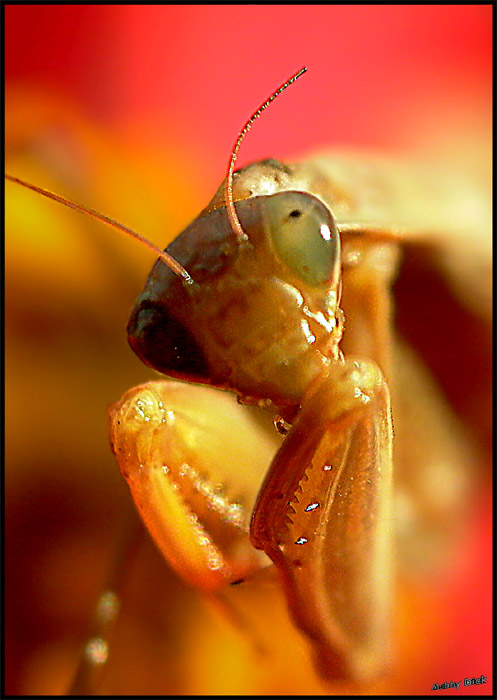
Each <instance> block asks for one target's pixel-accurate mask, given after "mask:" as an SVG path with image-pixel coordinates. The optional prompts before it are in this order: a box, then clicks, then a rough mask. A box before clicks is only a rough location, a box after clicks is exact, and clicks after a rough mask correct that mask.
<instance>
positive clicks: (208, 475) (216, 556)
mask: <svg viewBox="0 0 497 700" xmlns="http://www.w3.org/2000/svg"><path fill="white" fill-rule="evenodd" d="M109 424H110V434H111V443H112V447H113V450H114V452H115V455H116V457H117V460H118V462H119V466H120V468H121V471H122V473H123V475H124V477H125V478H126V480H127V482H128V485H129V488H130V491H131V494H132V496H133V499H134V501H135V504H136V506H137V508H138V510H139V511H140V514H141V516H142V518H143V520H144V522H145V524H146V526H147V528H148V530H149V531H150V533H151V535H152V537H153V538H154V540H155V542H156V544H157V545H158V547H159V549H160V550H161V552H162V553H163V555H164V557H165V558H166V559H167V561H168V562H169V563H170V564H171V565H172V567H173V568H174V569H175V570H176V572H177V573H178V574H179V575H180V576H182V578H183V579H184V580H186V581H187V582H188V583H189V584H190V585H192V586H194V587H195V588H197V589H199V590H201V591H203V592H216V591H217V590H219V589H221V588H223V587H224V586H225V585H226V584H227V583H230V582H232V581H234V580H236V579H239V578H241V577H244V576H246V575H247V574H249V573H250V572H252V571H254V570H255V569H257V568H259V567H260V566H261V563H262V564H264V563H269V562H267V560H266V557H264V555H262V554H261V553H260V552H256V551H255V550H254V549H253V547H252V546H251V544H250V540H249V536H248V532H249V522H250V514H251V512H252V508H253V504H254V502H255V498H256V495H257V489H258V486H259V484H260V482H261V480H262V478H263V475H264V473H265V470H266V469H267V465H268V464H269V463H270V461H271V458H272V456H273V454H274V452H275V451H276V449H277V447H278V444H279V442H280V441H281V440H279V439H278V436H277V434H276V431H274V429H273V430H272V431H271V432H269V433H268V431H267V430H266V429H265V427H264V426H263V425H262V424H261V423H260V422H259V421H258V420H257V419H256V418H255V416H254V414H253V413H250V410H247V408H246V407H242V406H239V405H238V404H237V403H236V401H235V399H234V397H233V396H232V395H231V394H227V393H225V392H219V391H215V390H213V389H209V388H207V387H203V386H192V385H189V384H184V383H180V382H172V381H155V382H148V383H147V384H142V385H141V386H138V387H135V388H133V389H130V390H129V391H128V392H126V394H124V396H123V397H122V398H121V400H120V401H119V402H117V403H116V404H114V405H113V406H111V408H110V410H109ZM261 557H262V558H261Z"/></svg>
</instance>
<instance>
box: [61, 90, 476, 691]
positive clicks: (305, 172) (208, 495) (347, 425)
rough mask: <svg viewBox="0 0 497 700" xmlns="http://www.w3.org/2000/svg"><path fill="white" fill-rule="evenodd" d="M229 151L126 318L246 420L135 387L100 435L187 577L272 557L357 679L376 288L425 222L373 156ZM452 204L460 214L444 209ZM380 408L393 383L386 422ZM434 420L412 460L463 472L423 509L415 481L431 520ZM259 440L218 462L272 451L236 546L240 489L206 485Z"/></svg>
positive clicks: (397, 420) (363, 645)
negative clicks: (220, 181) (230, 398)
mask: <svg viewBox="0 0 497 700" xmlns="http://www.w3.org/2000/svg"><path fill="white" fill-rule="evenodd" d="M277 92H278V91H277ZM275 94H277V93H275ZM249 123H250V122H249ZM243 131H244V130H242V133H243ZM236 151H237V147H235V149H234V153H233V158H232V162H231V164H230V171H229V174H228V177H227V181H226V184H225V186H222V188H220V190H219V192H218V193H217V194H216V195H215V196H214V199H213V200H212V202H211V204H210V205H209V206H208V207H207V208H206V209H205V210H204V212H202V213H201V215H200V216H199V218H198V219H197V220H196V221H195V222H194V223H193V224H192V226H190V227H189V228H188V229H187V230H186V231H185V233H184V234H182V236H181V237H179V238H178V239H177V241H176V242H175V243H173V244H172V245H171V246H170V247H169V249H168V252H169V254H170V255H171V256H172V257H173V258H174V261H176V262H175V263H174V262H173V263H172V264H171V267H172V268H173V269H171V267H167V262H168V261H169V263H170V262H171V261H170V260H169V259H167V260H166V262H165V261H164V256H163V255H162V253H161V252H160V251H157V253H158V254H160V255H161V258H162V259H161V260H160V261H159V262H158V263H157V264H156V266H155V268H154V270H153V272H152V273H151V277H150V279H149V282H148V283H147V286H146V288H145V290H144V293H143V294H142V296H141V298H140V300H139V302H138V303H137V306H136V307H135V310H134V311H133V314H132V317H131V319H130V323H129V327H128V328H129V337H130V343H131V345H132V346H133V348H134V349H135V350H136V351H137V353H138V354H139V355H140V356H141V357H142V359H144V360H145V362H146V363H147V364H149V365H151V366H152V367H154V368H156V369H159V370H160V371H163V372H164V373H165V374H168V375H170V376H173V377H176V378H179V379H187V380H188V381H190V382H191V381H193V382H198V383H200V384H201V385H205V384H211V385H213V386H215V387H220V388H222V389H231V390H232V391H236V393H237V394H238V395H239V400H240V402H241V403H242V404H247V412H248V414H249V418H248V419H245V418H244V419H242V418H241V413H242V411H243V410H244V409H243V407H242V406H240V407H239V408H240V418H238V416H237V417H236V420H234V421H233V423H229V422H228V420H229V419H228V415H229V417H230V418H231V417H232V416H233V413H232V410H233V409H232V408H231V407H230V408H229V410H228V408H227V405H226V426H225V427H226V430H225V432H224V433H223V432H220V433H219V434H218V435H213V432H214V431H212V430H210V429H209V423H208V419H207V418H206V419H205V422H204V423H202V422H199V420H198V415H199V413H200V414H201V415H206V416H207V417H208V414H209V411H210V410H211V407H213V406H214V405H216V408H217V410H222V404H223V403H224V402H225V399H226V396H225V395H224V394H222V395H221V397H217V398H214V395H213V394H211V393H210V392H211V390H207V389H204V388H199V390H198V391H195V390H191V389H189V388H187V387H186V385H184V384H177V383H173V382H167V383H157V382H154V383H149V384H147V385H144V386H142V387H138V388H137V389H134V390H131V391H130V392H128V394H127V395H126V396H125V397H123V399H122V400H121V402H119V403H118V404H117V405H115V406H114V407H113V408H112V410H111V414H110V415H111V434H112V442H113V448H114V451H115V453H116V455H117V457H118V460H119V462H120V466H121V469H122V471H123V473H124V474H125V476H126V478H127V480H128V483H129V485H130V488H131V491H132V493H133V497H134V499H135V502H136V504H137V506H138V508H139V510H140V512H141V513H142V516H143V518H144V520H145V522H146V523H147V525H148V527H149V530H150V531H151V532H152V535H153V536H154V538H155V540H156V542H157V543H158V544H159V546H160V547H161V550H162V551H163V553H164V554H165V556H166V557H167V558H168V559H169V561H170V562H171V563H172V565H173V566H174V567H175V568H176V569H177V570H178V571H179V572H180V573H181V574H182V575H183V576H184V578H185V579H186V580H187V581H189V582H190V583H191V584H192V585H194V586H197V587H198V588H200V589H202V590H205V591H214V592H216V591H217V590H219V589H220V588H222V587H223V586H225V585H226V584H230V583H231V584H236V583H238V582H239V581H240V580H241V579H245V578H247V579H249V578H250V576H252V575H255V573H254V572H257V571H258V570H259V569H260V568H261V566H264V565H265V564H267V560H265V559H264V557H261V556H260V553H258V552H257V551H256V550H255V549H254V547H253V546H252V545H254V546H255V547H256V548H258V549H260V550H263V551H264V552H265V554H266V555H267V556H268V557H269V558H270V559H272V560H273V562H274V563H275V564H276V566H277V568H278V570H279V574H280V576H281V579H282V582H283V586H284V589H285V591H286V595H287V598H288V602H289V606H290V609H291V611H292V614H293V617H294V619H295V622H296V624H297V625H298V626H299V627H300V628H301V629H302V631H303V632H304V633H305V634H306V635H307V637H308V638H309V640H310V641H311V642H312V645H313V648H314V651H315V657H316V663H317V666H318V668H319V669H320V671H321V673H323V675H324V676H326V677H329V678H332V679H336V678H350V677H352V678H355V679H363V678H368V677H370V676H374V675H375V674H376V673H378V670H379V669H382V668H383V667H384V666H385V663H386V659H387V658H388V641H387V640H388V617H389V613H388V608H389V604H390V599H391V590H390V583H391V575H390V573H389V571H390V568H391V566H392V563H393V554H392V541H391V540H392V536H393V524H392V521H393V517H392V509H393V504H392V499H393V488H392V483H391V465H392V449H393V447H392V442H393V440H392V437H393V435H392V422H391V396H390V395H391V393H392V391H391V389H390V387H395V386H398V375H399V371H398V367H397V364H396V363H398V359H397V358H396V359H394V358H392V354H393V351H392V339H391V337H390V334H391V324H390V315H391V310H390V302H389V288H390V286H391V284H392V280H393V277H394V275H395V272H396V267H397V264H398V256H399V250H398V249H399V243H400V242H401V241H402V240H403V238H404V237H405V236H406V232H409V235H412V234H411V232H412V231H414V232H416V224H417V230H422V224H423V223H424V222H423V221H422V216H421V217H420V215H419V214H418V213H417V212H414V213H413V212H410V211H408V207H405V208H404V209H403V216H402V217H399V220H398V221H397V219H396V218H395V217H393V216H392V211H391V209H394V208H395V205H396V196H397V194H398V193H396V191H395V187H394V188H392V187H391V184H390V180H389V177H388V175H389V173H388V166H386V167H385V168H384V169H383V171H382V168H381V164H378V163H375V164H373V165H371V164H368V163H362V164H361V165H360V166H358V165H357V164H356V163H355V162H354V161H348V160H347V159H346V158H343V159H342V160H340V159H339V158H337V159H335V160H334V161H333V162H332V163H331V164H330V163H329V162H328V161H324V160H323V161H321V162H320V161H319V160H318V161H315V162H307V163H305V164H303V165H294V166H289V165H283V164H280V163H277V162H275V161H265V162H263V163H259V164H255V165H253V166H249V167H248V168H246V169H244V170H242V171H240V172H239V173H237V174H235V177H234V179H233V184H232V185H231V184H230V180H231V173H232V168H233V166H234V157H235V156H236ZM406 182H407V183H408V185H409V186H411V187H412V188H414V189H416V185H417V182H418V181H417V180H416V178H415V177H414V178H413V180H412V182H411V181H410V180H409V178H408V176H407V175H406V179H405V180H404V181H403V183H404V184H405V183H406ZM352 183H355V186H352ZM230 190H231V191H230ZM428 190H429V187H428ZM233 202H235V204H236V206H235V204H234V203H233ZM389 202H390V203H391V205H389V204H388V203H389ZM64 203H67V200H66V201H65V202H64ZM389 207H390V208H389ZM442 209H443V208H442ZM446 214H447V211H443V210H442V211H441V212H440V220H444V217H446ZM451 215H452V218H453V220H455V219H457V216H458V214H457V212H452V214H451ZM416 216H418V221H416ZM392 222H394V223H392ZM413 222H414V224H413ZM428 223H429V224H430V226H432V225H433V221H432V220H430V222H428ZM436 223H437V222H435V224H436ZM448 225H449V227H450V226H451V225H452V221H449V223H448ZM165 290H166V291H165ZM397 352H398V353H400V356H401V358H402V364H403V365H404V369H405V366H406V365H407V366H408V367H409V368H410V372H411V375H412V376H411V378H410V380H409V379H408V380H407V384H408V385H409V388H410V384H409V381H410V382H411V383H414V384H415V383H416V382H415V381H414V382H413V377H415V378H416V379H417V378H418V377H419V376H420V374H419V369H418V368H417V366H416V364H415V362H414V361H412V359H411V358H410V355H408V354H407V351H406V350H405V349H401V350H398V349H397ZM404 381H406V380H405V379H404ZM205 392H209V393H205ZM193 397H194V398H193ZM406 399H407V400H406ZM409 399H411V402H412V405H415V404H416V397H415V396H413V397H406V396H405V395H402V396H401V398H400V399H397V401H398V403H400V402H401V401H403V402H404V403H407V404H409ZM218 402H219V406H218V405H217V404H218ZM192 403H193V405H194V407H197V406H201V405H202V404H203V409H204V410H203V412H202V411H200V412H197V411H196V409H195V411H194V412H193V413H191V415H189V411H192ZM395 408H396V398H395V396H394V397H393V409H394V425H395V426H396V430H397V429H398V428H397V426H399V432H401V430H402V427H401V425H402V423H401V414H400V412H398V411H396V410H395ZM425 409H427V414H428V417H427V418H426V419H425V420H426V421H427V422H429V421H430V419H431V417H432V416H433V415H434V414H436V415H437V416H440V415H443V408H441V406H440V403H439V399H438V397H437V396H434V397H432V398H431V399H430V401H429V402H428V406H425ZM212 410H213V409H212ZM257 411H259V412H261V413H263V414H268V415H269V416H270V417H271V421H273V420H274V421H275V423H276V425H277V426H278V427H279V428H280V431H281V432H286V431H287V430H288V434H287V435H286V437H285V439H284V441H283V442H282V444H281V446H279V444H278V443H279V442H281V438H278V434H277V433H276V431H275V430H274V429H273V432H272V434H271V433H270V434H269V436H267V433H268V431H267V426H266V427H265V428H264V430H262V431H261V430H260V425H259V423H257V422H255V427H254V425H253V424H252V414H254V413H255V412H257ZM239 420H240V422H239ZM242 420H244V421H246V422H241V421H242ZM257 420H260V419H259V418H258V419H257ZM262 420H264V419H262ZM271 421H270V422H271ZM444 421H445V418H442V419H441V421H440V422H441V423H442V425H441V428H440V433H441V435H442V436H440V435H437V437H436V438H433V439H432V440H431V442H430V444H429V445H427V446H426V451H428V450H429V452H430V459H426V460H425V461H426V462H427V463H429V462H430V460H431V461H432V462H436V461H439V460H440V458H441V455H444V456H446V455H447V453H448V452H451V454H450V464H451V467H453V465H454V463H455V464H456V467H455V473H460V474H462V475H463V476H462V478H461V485H460V488H459V490H456V493H453V494H449V495H445V496H444V498H443V499H438V502H437V503H432V502H430V499H429V497H428V496H427V494H426V493H422V492H421V493H420V494H419V500H420V501H421V504H422V509H425V511H426V512H427V513H426V514H425V516H424V517H425V520H428V521H429V520H430V518H431V519H434V520H436V519H440V517H441V514H443V513H444V512H445V511H447V510H449V509H450V508H452V507H453V506H454V504H455V503H457V502H458V501H459V499H460V498H461V491H462V490H463V488H464V474H465V469H466V466H467V464H466V461H467V460H466V458H465V457H464V453H463V452H462V451H461V450H460V449H459V448H460V447H461V445H463V446H464V448H465V443H464V440H463V439H461V440H460V441H459V442H458V444H457V445H456V446H455V447H454V445H453V444H452V445H449V440H448V437H447V435H444V431H445V426H444ZM266 422H267V421H266ZM262 434H264V435H266V436H267V437H266V438H265V439H266V440H267V443H265V444H264V445H263V446H262V447H260V449H259V450H258V451H257V454H255V455H254V454H249V450H248V449H247V448H245V450H242V451H241V452H242V454H240V453H237V454H236V458H235V460H234V462H236V463H237V464H238V465H239V467H241V464H242V463H243V462H244V461H245V460H248V459H249V458H252V460H251V461H254V459H253V458H254V456H255V461H257V460H259V462H260V468H265V467H266V466H267V463H268V461H270V460H271V456H272V452H273V451H274V450H275V449H277V450H278V452H277V455H276V457H274V459H273V461H272V465H271V468H270V470H269V473H268V475H267V477H266V480H265V483H264V486H263V488H262V490H261V492H260V495H259V496H258V498H257V503H256V504H255V511H254V515H253V518H252V521H251V525H250V527H251V540H252V544H250V543H249V540H248V536H247V529H248V526H249V516H250V512H251V509H252V505H253V504H254V502H255V501H256V496H257V494H256V493H254V492H252V493H249V490H246V491H245V492H244V491H243V489H240V493H241V496H239V495H237V494H236V493H234V494H233V495H232V494H230V493H227V490H228V489H225V492H222V491H221V490H220V488H219V485H220V484H223V485H226V484H229V482H230V478H231V479H233V477H232V475H230V474H229V473H228V474H226V473H222V474H220V473H219V472H218V473H217V474H216V472H215V470H216V469H218V467H217V466H216V465H217V464H218V463H219V461H220V455H222V456H223V459H222V461H225V460H226V461H227V458H225V457H224V452H225V450H226V445H227V444H228V442H229V440H230V438H231V440H232V442H234V443H235V445H231V447H232V448H233V449H235V450H236V443H240V444H242V442H243V441H244V444H245V445H247V444H248V445H250V444H251V442H252V441H253V440H254V438H255V437H256V436H257V443H258V444H262V440H263V438H262V437H261V436H262ZM242 435H243V437H242ZM209 437H210V438H212V444H210V445H209V444H207V443H208V440H209ZM450 442H451V443H452V442H453V441H452V439H451V441H450ZM251 451H252V452H256V451H255V449H254V448H252V450H251ZM239 452H240V451H239ZM454 452H461V454H462V455H463V456H461V455H456V456H454V454H452V453H454ZM243 453H245V454H243ZM425 456H426V455H425ZM403 457H404V460H405V461H408V459H409V457H408V456H407V457H406V455H403ZM399 461H401V460H399ZM422 463H423V462H422V461H421V462H419V464H422ZM250 467H252V468H253V465H252V464H249V468H250ZM239 471H240V473H239V474H237V477H240V476H241V474H242V473H243V469H242V468H240V470H239ZM413 471H415V472H416V474H415V475H414V476H413V475H412V472H413ZM420 471H421V477H420V476H419V472H420ZM400 474H401V477H400V479H399V486H400V489H399V490H402V487H403V488H404V491H407V492H408V493H409V490H411V491H416V489H418V490H420V489H421V487H420V485H419V483H418V482H419V480H422V479H423V478H424V476H425V475H426V472H425V471H423V469H420V468H419V466H418V469H417V470H411V473H410V472H409V470H408V469H405V468H404V470H402V471H401V472H400ZM402 479H403V480H404V483H403V482H402ZM233 481H234V480H233ZM232 483H233V482H232ZM421 491H422V489H421ZM171 514H173V516H172V517H171ZM421 520H423V518H421ZM422 526H424V522H423V523H422ZM422 526H421V529H422ZM408 529H409V528H408ZM414 529H416V527H415V528H414ZM442 529H443V528H442ZM451 532H452V531H451V529H450V527H449V528H448V533H449V535H450V533H451ZM411 536H412V535H411ZM418 539H419V534H418ZM426 542H427V543H428V548H429V547H430V546H433V547H434V549H435V556H436V555H437V553H438V551H439V550H438V549H437V548H436V543H435V544H433V543H432V542H431V540H430V537H429V536H428V538H427V539H425V543H426ZM240 585H242V584H240Z"/></svg>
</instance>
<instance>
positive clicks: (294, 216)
mask: <svg viewBox="0 0 497 700" xmlns="http://www.w3.org/2000/svg"><path fill="white" fill-rule="evenodd" d="M288 216H291V217H292V219H298V218H299V216H302V212H301V211H300V210H299V209H294V210H293V211H291V212H290V214H289V215H288Z"/></svg>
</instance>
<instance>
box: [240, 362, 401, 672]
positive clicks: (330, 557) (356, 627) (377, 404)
mask: <svg viewBox="0 0 497 700" xmlns="http://www.w3.org/2000/svg"><path fill="white" fill-rule="evenodd" d="M392 436H393V433H392V423H391V415H390V397H389V391H388V387H387V385H386V383H385V381H384V379H383V377H382V375H381V372H380V370H379V369H378V367H377V366H376V365H375V364H374V363H372V362H366V361H358V362H355V361H352V360H350V361H347V362H345V363H344V364H341V363H340V364H337V365H336V366H334V368H333V373H332V374H331V375H330V377H329V378H328V379H327V380H326V381H325V382H323V383H322V384H320V385H319V386H317V387H316V388H315V390H314V391H311V392H310V394H309V396H307V397H306V400H305V402H304V404H303V405H302V409H301V412H300V413H299V415H298V417H297V420H296V422H295V423H294V425H293V426H292V428H291V429H290V431H289V433H288V435H287V438H286V440H285V442H284V443H283V445H282V447H281V448H280V450H279V451H278V453H277V455H276V457H275V459H274V461H273V463H272V466H271V469H270V472H269V473H268V476H267V478H266V481H265V483H264V486H263V488H262V491H261V493H260V496H259V499H258V502H257V504H256V508H255V512H254V515H253V519H252V524H251V539H252V542H253V544H254V546H256V547H257V548H259V549H263V550H264V551H265V552H266V554H268V555H269V557H270V558H271V559H272V560H273V561H274V563H275V564H276V566H277V567H278V569H279V571H280V574H281V576H282V578H283V582H284V585H285V588H286V593H287V597H288V600H289V604H290V608H291V611H292V614H293V617H294V619H295V621H296V623H297V625H298V626H299V627H300V628H301V629H302V630H303V631H304V632H305V633H306V634H307V636H308V637H310V638H311V639H312V641H313V644H314V650H315V658H316V664H317V666H318V667H319V670H320V672H321V673H322V674H323V675H326V676H328V677H330V678H333V679H337V678H340V677H341V678H354V679H358V680H360V679H366V678H368V677H371V676H374V675H375V674H376V673H378V672H379V671H381V669H382V668H383V667H384V666H385V664H386V663H387V660H388V656H389V653H388V636H389V635H388V630H389V602H390V598H391V590H390V586H391V579H392V548H391V543H392V522H391V502H392V484H391V477H392Z"/></svg>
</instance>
